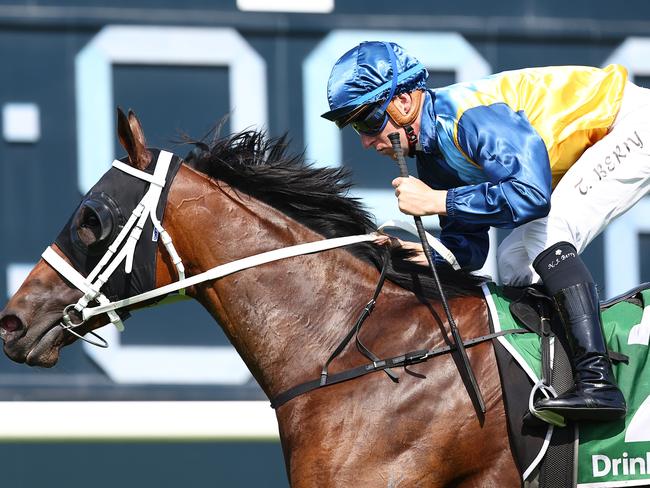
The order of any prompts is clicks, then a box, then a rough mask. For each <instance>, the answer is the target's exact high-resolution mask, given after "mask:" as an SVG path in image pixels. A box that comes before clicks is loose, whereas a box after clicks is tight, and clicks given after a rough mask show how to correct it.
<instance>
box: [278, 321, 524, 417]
mask: <svg viewBox="0 0 650 488" xmlns="http://www.w3.org/2000/svg"><path fill="white" fill-rule="evenodd" d="M528 332H529V331H528V330H526V329H508V330H502V331H500V332H493V333H491V334H486V335H483V336H480V337H475V338H473V339H467V340H464V341H463V345H464V346H465V347H472V346H475V345H476V344H480V343H482V342H485V341H489V340H491V339H495V338H497V337H500V336H503V335H507V334H525V333H528ZM454 349H455V347H454V346H453V345H452V346H443V347H439V348H433V349H429V350H427V349H420V350H417V351H411V352H407V353H406V354H402V355H400V356H395V357H391V358H388V359H380V360H379V361H373V362H372V363H369V364H365V365H363V366H358V367H356V368H352V369H348V370H346V371H342V372H340V373H335V374H332V375H328V376H327V377H326V382H325V383H324V384H322V383H321V380H320V379H317V380H312V381H308V382H306V383H301V384H299V385H297V386H294V387H293V388H289V389H288V390H285V391H283V392H282V393H280V394H279V395H277V396H276V397H275V398H272V399H271V407H272V408H278V407H280V406H282V405H284V404H285V403H287V402H288V401H289V400H292V399H294V398H296V397H297V396H299V395H302V394H303V393H307V392H310V391H312V390H316V389H318V388H322V387H324V386H330V385H335V384H337V383H342V382H343V381H348V380H351V379H354V378H358V377H360V376H364V375H367V374H368V373H374V372H375V371H385V370H387V369H388V368H398V367H401V366H409V365H411V364H417V363H422V362H424V361H427V360H429V359H430V358H432V357H435V356H440V355H441V354H446V353H448V352H451V351H452V350H454Z"/></svg>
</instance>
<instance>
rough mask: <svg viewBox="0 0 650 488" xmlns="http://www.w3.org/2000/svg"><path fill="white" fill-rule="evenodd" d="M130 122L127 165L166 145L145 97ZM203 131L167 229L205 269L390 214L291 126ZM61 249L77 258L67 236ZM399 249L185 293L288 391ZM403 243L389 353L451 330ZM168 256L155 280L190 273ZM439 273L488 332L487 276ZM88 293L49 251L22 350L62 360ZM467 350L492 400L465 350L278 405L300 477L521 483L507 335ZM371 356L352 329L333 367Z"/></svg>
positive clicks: (84, 232) (82, 220) (17, 307)
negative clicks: (149, 136)
mask: <svg viewBox="0 0 650 488" xmlns="http://www.w3.org/2000/svg"><path fill="white" fill-rule="evenodd" d="M118 137H119V140H120V143H121V144H122V146H123V147H124V149H125V150H126V152H127V155H128V156H127V157H126V158H124V159H123V161H124V162H125V163H126V164H127V165H129V166H130V167H132V168H135V169H137V170H144V169H145V168H148V167H149V166H150V165H151V164H152V162H154V161H152V160H153V156H152V154H154V153H155V150H153V149H152V148H148V147H147V145H146V141H145V137H144V132H143V130H142V126H141V124H140V122H139V121H138V119H137V117H136V116H135V114H134V113H132V112H131V111H129V114H128V116H127V115H125V114H124V113H122V112H121V111H119V110H118ZM197 147H198V146H197ZM200 147H202V150H200V151H198V152H196V154H195V156H193V157H191V158H189V157H188V158H187V160H186V161H182V162H181V164H180V167H179V168H178V170H177V172H176V174H175V177H174V178H173V181H172V182H171V183H170V184H171V187H170V188H169V193H168V195H167V200H166V204H165V205H164V227H165V230H166V231H167V232H168V234H169V236H170V237H171V240H172V242H173V245H174V247H175V249H176V251H177V253H178V256H179V257H180V259H182V262H183V263H184V266H185V271H186V273H187V275H188V276H190V277H191V276H196V275H198V274H200V273H202V272H204V271H206V270H208V269H211V268H213V267H215V266H218V265H222V264H224V263H229V262H232V261H235V260H238V259H241V258H244V257H247V256H251V255H254V254H258V253H263V252H266V251H270V250H274V249H279V248H283V247H286V246H291V245H295V244H299V243H305V242H312V241H318V240H322V239H323V238H332V237H337V236H346V235H354V234H361V233H368V232H371V231H373V230H374V229H375V225H374V223H373V221H372V219H371V217H370V215H369V214H368V213H367V212H366V211H365V210H364V209H363V207H362V206H361V204H360V203H359V202H358V201H357V200H355V199H353V198H350V197H348V196H347V195H346V193H347V191H348V189H349V187H350V184H349V177H348V175H347V174H346V172H345V171H343V170H341V169H333V168H316V167H313V166H309V165H307V164H305V162H304V161H303V158H302V156H290V155H287V151H286V144H285V142H284V139H283V138H280V139H271V138H267V137H266V136H264V135H263V134H261V133H258V132H255V131H245V132H242V133H239V134H234V135H231V136H228V137H224V138H220V139H215V141H212V142H211V143H210V144H209V145H208V144H203V143H202V144H200ZM117 191H118V192H120V191H122V188H118V190H117ZM118 196H119V195H118ZM112 197H116V195H112ZM96 217H97V215H96V214H93V213H92V212H86V213H85V214H84V213H83V212H81V213H80V212H79V211H78V212H77V216H76V217H73V218H72V219H71V221H70V222H69V224H68V225H69V226H70V231H71V232H73V233H74V234H76V235H77V237H79V238H80V239H81V240H82V241H84V242H85V243H86V244H87V245H88V248H90V247H91V244H93V242H95V241H96V242H99V241H101V239H103V237H104V236H101V235H99V234H101V230H100V231H97V228H96V226H97V222H96V221H94V220H93V218H95V219H96ZM57 242H58V241H57ZM109 243H110V242H108V243H106V245H108V244H109ZM52 249H53V252H54V253H56V254H57V255H58V256H60V257H61V258H62V259H63V260H64V261H66V262H68V263H71V260H70V258H69V256H67V255H66V254H64V253H63V252H62V249H61V248H60V247H58V246H57V244H53V245H52ZM386 249H387V246H378V245H376V244H374V243H372V242H370V243H363V244H356V245H354V246H351V247H347V248H339V249H332V250H327V251H324V252H320V253H313V254H307V255H301V256H297V257H291V258H288V259H282V260H278V261H274V262H272V263H267V264H264V265H261V266H258V267H254V268H250V269H246V270H244V271H240V272H237V273H234V274H231V275H229V276H226V277H224V278H221V279H218V280H211V281H208V282H203V283H198V284H195V285H193V286H190V287H188V289H187V291H186V293H187V294H188V295H189V296H190V297H192V298H194V299H196V300H197V301H198V302H199V303H201V304H202V305H203V306H204V307H205V308H206V309H207V310H208V311H209V312H210V314H211V315H212V316H213V317H214V318H215V319H216V320H217V321H218V323H219V324H220V325H221V327H222V328H223V330H224V332H225V334H226V335H227V337H228V339H229V340H230V342H231V343H232V345H233V346H234V347H235V348H236V350H237V351H238V353H239V354H240V355H241V357H242V359H243V360H244V361H245V363H246V365H247V366H248V368H249V369H250V371H251V373H252V374H253V376H254V377H255V379H256V380H257V382H258V383H259V384H260V386H261V387H262V389H263V390H264V392H265V393H266V395H268V397H269V398H271V399H273V398H275V397H276V396H277V395H278V394H279V393H280V392H283V391H285V390H287V389H289V388H292V387H294V386H295V385H298V384H301V383H304V382H307V381H310V380H314V379H317V378H318V377H319V375H320V372H321V368H322V366H323V364H324V363H325V362H326V360H327V358H328V357H329V355H330V354H331V352H332V350H333V349H334V348H335V347H336V346H337V345H338V344H339V343H340V342H341V339H342V337H343V336H344V335H345V334H346V332H347V331H348V329H349V327H350V325H351V324H352V323H354V321H355V319H356V317H357V316H358V315H359V313H360V311H361V310H362V309H363V308H364V306H365V305H366V303H367V302H368V300H369V299H370V298H371V297H372V295H373V292H374V290H375V286H376V283H377V280H378V277H379V274H380V268H381V264H380V263H381V262H382V260H383V257H384V255H385V254H386ZM389 250H390V253H391V254H392V259H393V263H392V265H391V268H390V269H389V271H388V274H387V278H388V279H387V281H386V283H385V285H384V287H383V289H382V290H381V293H380V294H379V296H378V298H377V301H376V306H375V309H374V311H373V313H372V314H371V315H370V316H369V317H368V318H367V320H366V322H365V324H364V326H363V330H362V331H361V336H362V338H363V342H364V343H365V344H366V345H367V347H368V348H369V349H371V350H372V351H373V352H374V353H375V354H377V355H378V356H379V357H392V356H396V355H399V354H401V353H404V352H406V351H410V350H414V349H423V348H432V347H440V346H444V345H445V344H449V343H450V335H448V333H447V332H446V331H447V330H448V327H447V324H446V323H445V321H444V320H443V317H445V315H444V313H443V310H442V306H441V303H440V300H439V297H437V296H436V294H435V292H433V291H432V290H433V288H432V287H431V280H429V279H428V278H427V276H426V274H427V270H426V269H425V268H421V267H419V266H417V265H415V264H412V263H410V262H409V261H408V259H407V258H408V256H406V255H405V254H404V253H403V252H402V251H400V250H397V249H391V248H390V246H389ZM154 259H155V262H153V264H152V267H153V268H154V270H155V280H154V281H155V287H161V286H164V285H168V284H170V283H172V282H174V281H175V280H177V279H178V271H177V266H176V265H175V264H174V260H173V259H172V258H170V255H169V253H168V252H167V251H166V250H165V248H164V247H163V246H162V245H161V244H160V243H158V244H157V246H156V248H155V257H154ZM136 264H137V263H136ZM136 264H134V266H135V265H136ZM439 274H440V278H441V280H442V282H443V284H444V287H445V290H446V293H447V294H448V297H449V306H450V308H451V312H452V313H453V316H454V317H455V319H456V321H457V323H458V326H459V328H460V330H461V331H462V334H463V337H465V338H472V337H477V336H481V335H484V334H486V333H487V332H488V320H489V318H488V311H487V306H486V303H485V301H484V299H483V297H482V293H481V289H480V286H479V285H480V280H479V279H477V278H476V277H473V276H472V275H469V274H466V273H463V272H459V271H453V270H452V269H451V268H449V269H444V268H443V269H440V271H439ZM129 286H131V285H129ZM127 291H128V290H127ZM82 295H83V293H82V292H81V291H79V289H78V288H77V287H75V286H74V285H73V283H71V282H70V281H69V280H68V279H66V278H65V277H64V276H62V275H61V274H60V273H59V272H58V271H57V270H55V269H54V268H53V267H52V266H51V265H50V264H49V262H48V261H46V260H44V259H41V260H40V261H39V262H38V263H37V264H36V266H35V267H34V269H33V270H32V271H31V273H30V274H29V275H28V277H27V278H26V280H25V282H24V283H23V284H22V286H21V287H20V289H19V290H18V291H17V292H16V293H15V295H14V296H13V297H11V299H10V300H9V302H8V303H7V305H6V307H5V308H4V310H2V312H1V313H0V335H1V336H2V339H3V341H4V351H5V353H6V354H7V356H9V357H10V358H11V359H12V360H14V361H17V362H20V363H27V364H28V365H31V366H43V367H51V366H53V365H54V364H55V363H56V362H57V360H58V357H59V353H60V350H61V348H62V347H63V346H66V345H68V344H70V343H72V342H74V341H75V340H76V339H77V337H76V336H75V335H73V334H70V333H68V332H67V331H66V330H65V328H64V327H61V326H60V324H61V317H62V314H63V313H64V312H63V311H64V310H67V309H68V306H69V305H70V304H73V303H75V302H77V300H79V299H80V297H81V296H82ZM103 317H105V315H100V316H97V317H94V318H92V319H90V320H89V321H88V322H87V323H85V324H83V325H82V326H81V327H79V328H78V329H77V330H78V332H79V333H80V334H84V333H87V332H89V331H91V330H94V329H96V328H98V327H100V326H102V325H103V324H104V323H105V320H104V318H103ZM468 355H469V359H470V362H471V365H472V367H473V369H474V371H475V372H476V376H477V379H478V384H479V386H480V389H481V392H482V394H483V396H484V398H485V403H486V407H487V413H486V414H485V415H484V416H477V414H476V411H475V409H474V407H473V405H472V401H471V399H470V397H469V395H468V393H467V390H466V388H465V386H464V384H463V381H462V379H461V377H460V376H459V374H458V370H457V368H456V365H455V363H454V359H453V356H452V355H451V354H447V355H441V356H438V357H435V358H432V359H430V360H428V361H426V362H422V363H419V364H415V365H412V366H409V367H408V368H400V369H399V370H397V369H395V371H394V372H395V373H399V382H393V381H390V379H388V378H387V377H386V375H385V374H383V373H381V372H375V373H372V374H368V375H366V376H363V377H362V378H357V379H354V380H351V381H346V382H342V383H339V384H336V385H332V386H327V387H325V388H320V389H316V390H314V391H310V392H308V393H305V394H303V395H300V396H297V397H296V398H293V399H291V400H290V401H288V402H287V403H285V404H283V405H282V406H279V407H278V408H277V409H276V415H277V421H278V426H279V432H280V439H281V443H282V449H283V453H284V457H285V464H286V470H287V474H288V478H289V481H290V483H291V486H293V487H296V488H299V487H321V486H322V487H325V486H327V487H342V486H354V487H372V488H376V487H481V488H486V487H511V486H520V484H521V481H520V479H521V478H520V475H519V473H518V470H517V468H516V466H515V461H514V458H513V454H512V452H511V449H510V445H509V439H508V431H507V427H506V416H505V411H504V402H503V399H502V393H501V386H500V383H499V374H498V371H497V365H496V360H495V355H494V351H493V346H492V345H491V344H490V343H489V342H488V343H482V344H479V345H477V346H475V347H472V348H470V349H469V350H468ZM366 363H367V359H366V358H365V357H364V356H363V355H361V354H360V352H359V351H358V350H357V348H355V347H353V346H352V345H348V347H346V348H345V349H344V350H343V351H342V353H341V354H340V355H339V356H338V357H337V358H336V360H335V361H333V362H332V364H331V367H330V369H331V371H332V372H337V371H343V370H346V369H349V368H353V367H356V366H359V365H362V364H366Z"/></svg>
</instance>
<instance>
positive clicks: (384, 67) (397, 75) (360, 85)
mask: <svg viewBox="0 0 650 488" xmlns="http://www.w3.org/2000/svg"><path fill="white" fill-rule="evenodd" d="M428 76H429V73H428V72H427V70H426V68H425V67H424V66H423V65H422V64H420V62H419V61H418V60H417V59H415V58H414V57H413V56H411V55H410V54H408V53H407V52H406V51H405V50H404V49H403V48H402V47H401V46H399V45H397V44H395V43H393V42H379V41H370V42H362V43H361V44H359V45H358V46H356V47H354V48H352V49H351V50H349V51H348V52H347V53H345V54H344V55H343V56H341V57H340V58H339V60H338V61H337V62H336V63H335V64H334V67H333V68H332V73H331V74H330V77H329V81H328V83H327V100H328V102H329V106H330V111H329V112H326V113H324V114H323V115H321V117H324V118H326V119H327V120H332V121H338V120H341V119H343V118H344V117H346V116H348V115H350V113H351V112H353V111H354V110H355V109H357V108H359V107H361V106H363V105H368V104H372V103H375V102H378V101H381V100H385V101H386V105H387V104H388V102H389V101H390V99H392V98H393V97H394V96H395V95H399V94H400V93H404V92H410V91H413V90H418V89H424V88H425V82H426V79H427V77H428ZM384 108H385V107H384Z"/></svg>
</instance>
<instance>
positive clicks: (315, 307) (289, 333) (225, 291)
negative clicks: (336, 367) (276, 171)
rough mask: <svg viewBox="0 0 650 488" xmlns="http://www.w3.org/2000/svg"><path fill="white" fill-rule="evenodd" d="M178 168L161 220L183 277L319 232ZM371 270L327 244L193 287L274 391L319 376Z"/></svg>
mask: <svg viewBox="0 0 650 488" xmlns="http://www.w3.org/2000/svg"><path fill="white" fill-rule="evenodd" d="M181 175H182V178H181V181H180V182H179V183H178V184H175V185H174V187H173V188H172V192H171V193H170V196H169V201H168V209H167V213H166V216H165V219H166V225H167V227H168V228H169V229H170V230H171V233H172V235H173V236H174V242H175V244H176V243H178V247H179V252H180V254H181V257H182V258H183V261H184V262H185V263H186V266H187V267H188V271H189V274H191V275H195V274H197V273H200V272H202V271H205V270H207V269H209V268H212V267H214V266H216V265H220V264H224V263H226V262H232V261H235V260H237V259H241V258H244V257H247V256H250V255H254V254H258V253H261V252H265V251H269V250H272V249H278V248H282V247H286V246H289V245H293V244H296V243H301V242H311V241H315V240H318V239H322V236H320V235H318V234H316V233H315V232H313V231H311V230H309V229H307V228H306V227H304V226H301V225H300V224H297V223H296V222H295V221H294V220H292V219H291V218H289V217H287V216H286V215H284V214H283V213H281V212H279V211H278V210H276V209H274V208H272V207H270V206H268V205H266V204H264V203H262V202H260V201H258V200H256V199H254V198H251V197H249V196H247V195H242V194H237V193H236V192H233V191H232V190H230V189H228V188H227V187H223V191H221V190H220V189H218V188H217V187H216V186H215V183H214V182H212V181H210V180H208V179H207V178H205V177H202V175H198V174H195V173H193V172H192V173H190V174H187V171H183V172H181V173H179V176H181ZM177 178H178V177H177ZM190 183H191V184H190ZM221 185H223V184H221ZM172 207H174V208H173V210H171V211H170V209H172ZM377 277H378V271H377V270H376V269H375V268H374V267H372V266H370V265H369V264H366V263H364V262H362V261H361V260H359V259H357V258H355V257H354V256H352V255H351V254H350V253H349V252H347V251H344V250H333V251H327V252H325V253H319V254H314V255H305V256H299V257H295V258H289V259H285V260H280V261H277V262H274V263H270V264H266V265H262V266H259V267H256V268H252V269H249V270H245V271H242V272H239V273H236V274H234V275H231V276H228V277H226V278H223V279H221V280H217V281H216V282H214V283H211V284H209V285H208V286H199V287H197V289H196V290H194V294H195V296H196V298H197V299H198V300H199V301H200V302H201V303H202V304H203V305H204V306H205V307H206V308H207V309H208V310H209V311H210V312H211V313H212V315H213V316H214V317H215V318H216V319H218V320H219V322H220V324H221V326H222V327H223V329H224V331H225V333H226V334H227V335H228V337H229V339H230V340H231V342H232V343H233V345H234V346H235V347H236V348H237V350H238V352H239V354H240V355H241V356H242V358H243V359H244V361H245V362H246V363H247V365H248V367H249V368H250V369H251V371H252V373H253V374H254V375H255V377H256V379H257V380H258V382H259V383H260V384H261V385H262V387H263V388H264V389H265V390H266V393H267V394H269V395H274V394H277V393H278V392H279V391H281V390H284V389H286V388H288V387H291V386H293V385H295V384H296V383H298V382H301V381H305V380H306V379H313V378H314V377H316V376H317V375H318V372H319V371H318V367H319V366H318V365H322V364H323V363H324V361H325V360H326V359H327V355H328V354H329V351H331V350H332V349H333V348H334V347H335V346H336V345H337V344H338V341H340V339H341V337H342V336H343V335H344V334H345V331H346V330H347V328H349V327H350V326H351V324H352V322H353V321H354V318H355V317H354V316H355V315H356V314H358V313H359V310H360V309H361V308H362V307H363V305H364V303H365V302H367V301H368V300H369V299H370V297H371V296H372V291H373V286H374V281H375V280H376V279H377Z"/></svg>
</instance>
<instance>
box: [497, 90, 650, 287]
mask: <svg viewBox="0 0 650 488" xmlns="http://www.w3.org/2000/svg"><path fill="white" fill-rule="evenodd" d="M648 191H650V90H647V89H645V88H641V87H638V86H636V85H634V84H632V83H630V82H628V83H627V85H626V87H625V91H624V93H623V100H622V104H621V109H620V110H619V113H618V115H617V116H616V119H615V121H614V124H613V125H612V129H611V130H610V132H609V133H608V134H607V135H606V136H605V137H603V138H602V139H601V140H600V141H598V142H597V143H596V144H594V145H593V146H591V147H590V148H589V149H587V150H586V151H585V152H584V153H583V154H582V156H581V157H580V159H578V161H576V163H575V164H574V165H573V166H571V168H570V169H569V171H568V172H567V173H566V174H565V175H564V176H563V177H562V179H561V180H560V182H559V183H558V185H557V187H556V188H555V190H554V191H553V194H552V195H551V211H550V213H549V214H548V216H547V217H545V218H542V219H538V220H534V221H532V222H528V223H527V224H524V225H522V226H520V227H517V228H516V229H514V230H513V231H512V232H511V233H510V235H508V237H506V238H505V239H504V241H503V242H502V243H501V245H500V246H499V248H498V249H497V263H498V269H499V278H500V280H501V282H502V283H504V284H507V285H517V286H523V285H529V284H531V283H538V282H539V281H540V278H539V276H538V275H537V273H535V271H534V269H533V267H532V262H533V260H534V259H535V258H536V257H537V256H538V255H539V253H541V252H542V251H543V250H544V249H546V248H548V247H550V246H552V245H553V244H555V243H556V242H560V241H567V242H570V243H571V244H573V245H574V246H575V247H576V249H577V250H578V253H581V252H582V251H584V249H585V248H586V247H587V245H588V244H589V243H590V242H591V241H592V240H593V239H594V238H595V237H596V236H597V235H598V234H600V232H602V230H603V229H604V228H605V227H606V226H607V225H608V224H609V223H610V222H611V221H612V220H613V219H615V218H616V217H618V216H619V215H621V214H623V213H624V212H626V211H627V210H628V209H629V208H631V207H632V206H633V205H634V204H635V203H636V202H638V201H639V200H640V199H641V198H642V197H643V196H644V195H645V194H646V193H648Z"/></svg>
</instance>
